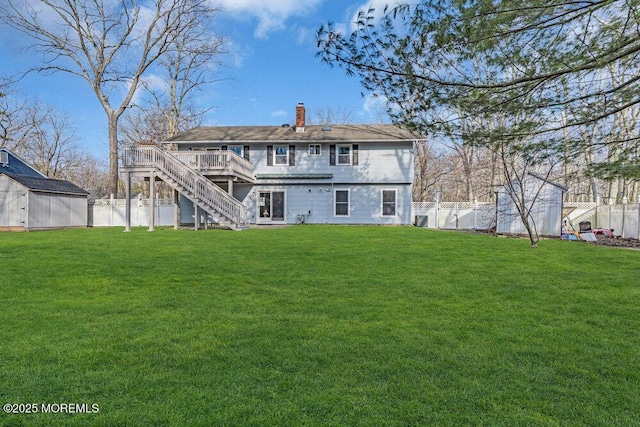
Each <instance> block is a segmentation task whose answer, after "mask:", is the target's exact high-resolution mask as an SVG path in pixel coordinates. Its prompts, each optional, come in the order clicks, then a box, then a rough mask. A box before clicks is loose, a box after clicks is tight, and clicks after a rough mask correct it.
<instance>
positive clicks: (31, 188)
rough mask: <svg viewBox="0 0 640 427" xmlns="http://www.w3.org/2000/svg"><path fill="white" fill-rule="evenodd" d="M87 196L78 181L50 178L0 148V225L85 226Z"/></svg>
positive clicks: (31, 227) (14, 227)
mask: <svg viewBox="0 0 640 427" xmlns="http://www.w3.org/2000/svg"><path fill="white" fill-rule="evenodd" d="M88 196H89V193H88V192H86V191H85V190H83V189H82V188H80V187H78V186H77V185H74V184H72V183H70V182H68V181H62V180H57V179H49V178H47V177H45V176H44V175H42V174H41V173H40V172H38V171H37V170H36V169H34V168H32V167H31V166H29V165H28V164H26V163H25V162H24V161H23V160H21V159H20V158H19V157H18V156H16V155H15V154H13V153H11V152H10V151H9V150H7V149H6V148H0V228H2V229H9V230H42V229H51V228H67V227H86V226H87V198H88Z"/></svg>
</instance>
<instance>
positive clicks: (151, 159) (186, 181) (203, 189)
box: [123, 145, 247, 227]
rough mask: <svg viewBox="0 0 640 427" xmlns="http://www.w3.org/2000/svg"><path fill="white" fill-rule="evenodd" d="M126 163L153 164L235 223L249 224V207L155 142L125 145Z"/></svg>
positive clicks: (146, 165) (134, 165)
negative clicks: (151, 143)
mask: <svg viewBox="0 0 640 427" xmlns="http://www.w3.org/2000/svg"><path fill="white" fill-rule="evenodd" d="M123 165H124V166H125V167H153V168H155V169H157V170H158V171H160V172H161V173H162V174H164V175H165V176H166V177H168V178H170V179H172V180H173V181H175V182H176V183H177V184H178V185H180V186H181V187H183V188H184V190H185V191H187V192H188V193H189V194H190V195H192V196H193V197H194V198H195V199H197V200H201V201H202V202H203V203H204V204H205V205H207V206H209V207H211V208H212V209H213V210H214V211H215V212H210V213H217V214H221V215H222V216H223V217H224V218H225V219H227V220H229V221H231V222H233V223H234V224H235V225H236V226H239V227H243V226H246V225H247V207H246V206H245V205H243V204H242V203H240V202H239V201H238V200H236V199H235V198H233V197H232V196H230V195H229V194H227V193H226V192H225V191H223V190H222V189H221V188H220V187H218V186H217V185H215V184H214V183H212V182H211V181H209V180H208V179H207V178H205V177H204V176H203V175H201V174H200V173H198V172H196V171H195V170H194V169H192V168H191V167H189V166H188V165H186V164H185V163H183V162H182V161H180V160H179V159H178V158H176V157H175V156H173V155H172V154H170V153H169V152H168V151H166V150H163V149H161V148H159V147H157V146H154V145H135V146H129V147H124V149H123Z"/></svg>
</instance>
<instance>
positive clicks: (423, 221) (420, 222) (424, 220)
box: [414, 215, 429, 227]
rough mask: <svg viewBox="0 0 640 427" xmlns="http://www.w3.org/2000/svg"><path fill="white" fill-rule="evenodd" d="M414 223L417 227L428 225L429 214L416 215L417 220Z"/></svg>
mask: <svg viewBox="0 0 640 427" xmlns="http://www.w3.org/2000/svg"><path fill="white" fill-rule="evenodd" d="M414 224H415V226H416V227H428V226H429V215H416V220H415V222H414Z"/></svg>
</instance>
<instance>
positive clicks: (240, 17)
mask: <svg viewBox="0 0 640 427" xmlns="http://www.w3.org/2000/svg"><path fill="white" fill-rule="evenodd" d="M217 1H218V4H222V6H223V8H224V9H225V12H223V13H222V14H221V15H219V19H218V20H217V22H216V26H217V28H218V32H219V34H220V35H221V36H223V37H225V38H226V39H227V40H228V41H229V47H230V49H231V53H230V54H229V55H228V56H226V57H225V58H224V64H223V66H221V67H220V69H219V73H218V77H220V78H223V79H225V80H224V81H222V82H218V83H214V84H213V85H211V86H209V87H208V88H207V90H206V92H205V93H203V94H202V95H201V96H200V98H199V103H200V104H201V105H202V106H206V107H213V108H212V110H211V111H210V112H209V113H208V114H207V116H206V119H205V123H204V124H205V125H281V124H283V123H293V121H294V114H295V106H296V104H297V103H298V102H304V104H305V106H306V108H307V114H308V115H309V114H313V111H314V110H315V109H316V108H328V107H331V108H334V109H341V110H343V111H348V112H350V113H351V121H352V122H353V123H375V122H379V120H380V119H379V109H378V108H376V106H375V102H372V100H371V99H370V98H367V97H362V95H361V92H362V87H361V86H360V84H359V81H358V79H357V78H356V77H348V76H346V75H345V73H344V71H343V70H342V69H339V68H331V67H329V66H328V65H326V64H323V63H322V62H321V61H320V59H319V58H317V57H316V56H315V54H316V43H315V32H316V30H317V29H318V27H319V26H320V25H321V24H323V23H327V22H329V21H331V22H334V23H335V24H336V25H340V26H343V27H344V28H345V29H348V28H349V27H350V23H351V22H352V21H353V19H354V16H355V14H356V13H357V12H358V10H360V9H361V8H368V7H369V6H374V7H375V8H376V9H377V10H382V9H383V7H384V4H385V3H386V1H385V0H369V1H366V0H217ZM27 43H28V41H27V40H24V39H23V38H22V36H19V35H16V34H15V33H10V32H9V31H8V30H7V29H6V28H1V27H0V55H1V57H2V58H4V59H3V60H2V61H1V62H0V76H2V75H12V74H14V73H16V72H19V71H24V70H26V69H28V68H29V67H30V66H32V65H33V63H32V62H31V61H32V60H33V58H34V55H33V54H32V53H31V52H30V51H29V50H25V49H23V48H24V47H25V46H26V45H27ZM6 58H10V60H6ZM21 89H22V91H23V93H24V94H26V95H27V96H29V97H37V98H38V99H40V100H42V101H43V102H45V103H47V104H50V105H52V106H54V107H56V108H57V109H59V110H61V111H63V112H65V113H67V114H68V115H69V116H70V118H71V120H72V122H73V125H74V126H75V128H76V130H77V134H78V137H79V140H78V144H79V145H80V146H82V147H85V148H86V149H87V150H88V151H89V152H92V153H94V154H96V155H98V156H103V155H104V156H106V153H107V131H106V118H105V115H104V111H103V110H102V107H101V106H100V105H99V103H98V101H97V100H96V98H95V94H94V93H93V92H92V91H91V89H90V88H89V86H88V84H87V83H86V82H85V81H84V80H82V79H80V78H79V77H75V76H69V75H65V74H62V73H58V74H53V75H38V74H30V75H28V76H27V77H26V78H25V79H23V80H22V83H21Z"/></svg>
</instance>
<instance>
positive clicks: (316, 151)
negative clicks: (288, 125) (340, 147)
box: [309, 144, 320, 156]
mask: <svg viewBox="0 0 640 427" xmlns="http://www.w3.org/2000/svg"><path fill="white" fill-rule="evenodd" d="M309 155H310V156H319V155H320V144H309Z"/></svg>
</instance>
